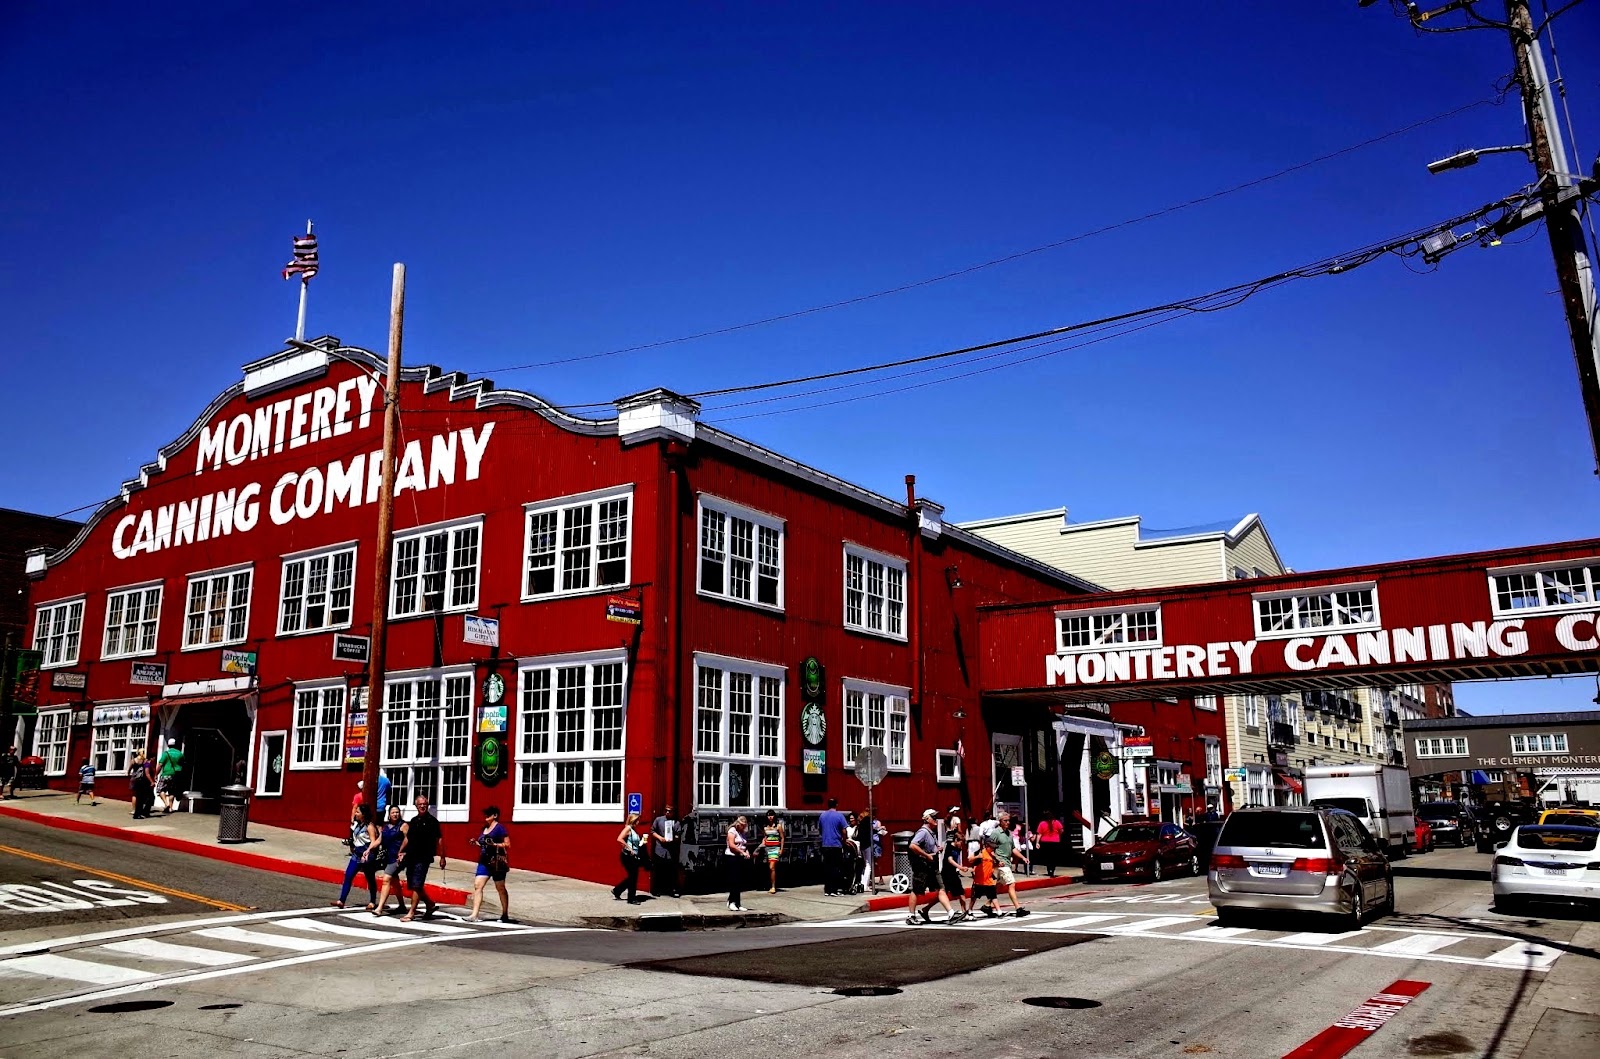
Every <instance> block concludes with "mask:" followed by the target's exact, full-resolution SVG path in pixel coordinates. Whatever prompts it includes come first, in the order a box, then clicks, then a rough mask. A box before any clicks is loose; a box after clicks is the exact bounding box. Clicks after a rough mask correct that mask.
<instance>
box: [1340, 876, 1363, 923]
mask: <svg viewBox="0 0 1600 1059" xmlns="http://www.w3.org/2000/svg"><path fill="white" fill-rule="evenodd" d="M1366 918H1367V902H1366V899H1365V898H1363V897H1362V896H1361V884H1360V883H1359V882H1357V883H1356V888H1355V893H1353V894H1352V895H1351V897H1350V911H1349V912H1347V913H1345V917H1344V923H1345V929H1346V930H1360V929H1361V921H1362V920H1364V919H1366Z"/></svg>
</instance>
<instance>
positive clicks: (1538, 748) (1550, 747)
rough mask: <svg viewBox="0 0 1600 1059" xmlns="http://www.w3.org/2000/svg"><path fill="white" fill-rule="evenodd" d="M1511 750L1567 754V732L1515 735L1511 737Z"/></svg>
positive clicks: (1529, 752)
mask: <svg viewBox="0 0 1600 1059" xmlns="http://www.w3.org/2000/svg"><path fill="white" fill-rule="evenodd" d="M1511 752H1512V753H1513V754H1565V753H1566V752H1567V733H1566V732H1541V733H1539V734H1537V735H1514V736H1512V737H1511Z"/></svg>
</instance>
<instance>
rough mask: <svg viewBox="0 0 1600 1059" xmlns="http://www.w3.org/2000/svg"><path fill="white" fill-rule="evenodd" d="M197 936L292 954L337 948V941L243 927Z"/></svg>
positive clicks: (202, 933)
mask: <svg viewBox="0 0 1600 1059" xmlns="http://www.w3.org/2000/svg"><path fill="white" fill-rule="evenodd" d="M195 933H196V934H197V935H199V936H200V937H202V938H215V939H217V940H218V941H234V942H238V943H239V944H240V945H260V946H262V947H263V948H268V949H287V950H288V951H290V952H316V951H317V950H318V949H333V948H337V947H338V945H339V943H338V942H337V941H329V940H327V939H325V938H294V937H290V936H289V935H287V934H268V933H266V932H265V931H260V930H246V929H244V928H243V927H212V928H211V929H209V930H197V931H195Z"/></svg>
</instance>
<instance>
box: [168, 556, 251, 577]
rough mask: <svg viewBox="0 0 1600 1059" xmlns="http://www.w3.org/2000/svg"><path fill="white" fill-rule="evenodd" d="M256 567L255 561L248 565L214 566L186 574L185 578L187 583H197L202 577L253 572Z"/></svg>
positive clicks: (247, 563)
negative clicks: (241, 571) (244, 571)
mask: <svg viewBox="0 0 1600 1059" xmlns="http://www.w3.org/2000/svg"><path fill="white" fill-rule="evenodd" d="M255 565H256V564H255V561H254V560H251V561H250V562H246V563H229V564H228V565H227V566H214V567H212V568H211V569H209V570H195V571H194V572H192V573H188V574H184V575H183V577H184V580H185V581H195V580H198V579H199V578H202V577H216V576H217V575H218V574H231V573H235V572H237V571H239V570H253V569H254V568H255Z"/></svg>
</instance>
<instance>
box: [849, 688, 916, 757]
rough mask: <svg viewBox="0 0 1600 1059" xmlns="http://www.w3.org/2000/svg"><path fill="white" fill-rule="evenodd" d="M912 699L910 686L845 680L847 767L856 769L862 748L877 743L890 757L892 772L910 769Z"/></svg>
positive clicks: (885, 754)
mask: <svg viewBox="0 0 1600 1059" xmlns="http://www.w3.org/2000/svg"><path fill="white" fill-rule="evenodd" d="M910 699H911V690H910V689H909V688H897V687H891V686H889V685H886V684H872V683H868V682H867V681H864V680H850V679H848V678H847V679H846V680H845V682H844V762H843V764H844V767H845V768H847V769H853V768H855V761H856V755H857V754H858V753H860V752H861V748H862V747H868V746H875V747H877V748H878V749H879V750H882V751H883V752H884V756H885V757H887V758H888V760H889V768H890V770H891V771H894V772H909V771H911V759H910V755H909V754H908V753H907V740H908V739H909V737H910V736H909V733H910V727H909V722H910V717H911V713H910V708H909V703H910Z"/></svg>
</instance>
